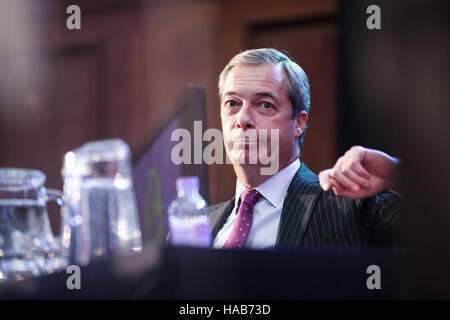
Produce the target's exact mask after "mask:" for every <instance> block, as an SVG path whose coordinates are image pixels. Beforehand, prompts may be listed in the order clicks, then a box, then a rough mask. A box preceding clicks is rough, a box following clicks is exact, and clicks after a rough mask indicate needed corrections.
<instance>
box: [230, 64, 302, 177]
mask: <svg viewBox="0 0 450 320" xmlns="http://www.w3.org/2000/svg"><path fill="white" fill-rule="evenodd" d="M284 81H285V74H284V71H283V69H282V68H281V66H280V65H274V64H269V63H268V64H262V65H237V66H235V67H233V68H232V69H231V71H230V72H229V73H228V76H227V78H226V79H225V83H224V87H223V91H222V96H221V120H222V130H223V135H224V140H225V149H226V152H227V155H228V157H229V158H230V160H231V162H232V163H233V164H234V165H235V164H237V163H243V162H245V163H246V164H248V163H249V158H252V157H256V156H257V155H256V150H257V148H256V146H258V148H263V150H262V151H259V154H260V155H261V152H267V150H271V144H272V143H277V142H276V141H275V140H276V139H273V138H272V139H271V134H270V133H271V129H278V135H279V143H278V148H279V149H278V150H279V152H278V156H279V158H278V160H279V166H280V169H281V168H284V167H285V166H287V165H288V164H289V163H290V162H292V161H293V160H294V159H295V158H296V157H298V150H297V139H298V138H299V137H300V135H301V132H302V131H301V130H298V129H299V128H303V127H304V124H305V122H306V119H307V115H306V113H305V112H303V113H301V114H300V115H299V116H297V117H296V118H293V117H292V113H293V111H292V105H291V102H290V100H289V98H288V96H287V93H286V90H285V86H284ZM261 129H267V141H268V142H267V143H265V142H264V141H261V139H260V136H259V135H257V138H256V140H254V139H247V140H251V141H246V142H244V141H245V138H244V135H245V134H246V133H248V131H249V130H254V131H255V132H257V133H261V131H260V130H261ZM243 140H244V141H243ZM269 153H270V152H269ZM265 154H267V153H265ZM259 160H260V158H258V163H260V161H259Z"/></svg>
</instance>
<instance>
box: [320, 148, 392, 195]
mask: <svg viewBox="0 0 450 320" xmlns="http://www.w3.org/2000/svg"><path fill="white" fill-rule="evenodd" d="M399 165H400V160H399V159H397V158H394V157H391V156H390V155H388V154H386V153H384V152H381V151H378V150H374V149H368V148H364V147H361V146H355V147H352V148H351V149H350V150H348V151H347V152H346V153H345V154H344V155H343V156H342V157H340V158H339V159H338V160H337V162H336V164H335V165H334V167H333V168H331V169H326V170H324V171H322V172H320V174H319V182H320V186H321V187H322V189H323V190H325V191H328V190H329V189H330V188H331V189H333V191H334V193H335V194H336V195H338V196H343V197H347V198H352V199H361V198H367V197H371V196H374V195H376V194H378V193H380V192H381V191H383V190H386V189H390V188H394V189H395V185H396V184H397V180H398V171H399V170H398V167H399Z"/></svg>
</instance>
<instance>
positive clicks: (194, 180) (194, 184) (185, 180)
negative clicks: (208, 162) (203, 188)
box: [176, 176, 200, 192]
mask: <svg viewBox="0 0 450 320" xmlns="http://www.w3.org/2000/svg"><path fill="white" fill-rule="evenodd" d="M199 184H200V183H199V180H198V177H195V176H194V177H180V178H178V179H177V181H176V187H177V192H179V191H185V192H186V191H189V190H198V187H199Z"/></svg>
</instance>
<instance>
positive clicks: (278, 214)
mask: <svg viewBox="0 0 450 320" xmlns="http://www.w3.org/2000/svg"><path fill="white" fill-rule="evenodd" d="M219 95H220V100H221V109H220V110H221V120H222V130H223V135H224V140H225V149H226V152H227V156H228V157H229V159H230V160H231V162H232V163H233V167H234V170H235V172H236V175H237V182H236V194H235V197H234V198H233V199H231V200H230V201H227V202H224V203H220V204H218V205H215V206H213V207H210V208H209V214H210V219H211V227H212V234H213V239H214V243H213V246H214V247H215V248H222V247H224V246H225V247H227V245H225V244H226V243H227V239H228V238H230V237H231V235H232V233H233V232H235V231H233V230H236V224H237V223H238V222H237V221H239V220H240V219H242V218H239V213H238V208H239V206H240V205H241V194H242V192H243V191H245V190H246V189H256V190H257V191H258V193H259V194H260V195H261V196H260V198H259V200H258V201H257V202H256V204H255V205H254V206H253V208H252V217H251V227H250V230H249V232H248V234H247V235H246V239H245V240H244V241H245V244H244V246H245V247H247V248H273V247H291V248H298V247H341V248H365V247H367V245H371V244H375V245H380V244H386V243H389V242H390V241H392V237H393V235H394V234H395V232H394V231H395V229H396V227H397V225H398V214H397V213H398V209H397V207H398V205H397V204H398V195H397V194H396V193H394V192H391V191H387V190H389V188H391V187H392V185H393V184H394V181H395V175H396V171H397V167H398V160H397V159H396V158H393V157H391V156H389V155H387V154H385V153H383V152H380V151H377V150H371V149H367V148H363V147H359V146H358V147H353V148H351V149H350V150H349V151H347V152H346V153H345V155H344V156H342V157H341V158H339V160H338V161H337V162H336V164H335V166H334V167H333V168H331V169H328V170H324V171H322V172H321V173H320V174H319V176H317V175H315V174H314V173H313V172H311V171H310V170H309V169H308V168H307V167H306V165H305V164H303V163H301V162H300V161H299V156H300V149H301V145H302V143H303V137H304V134H305V130H306V122H307V119H308V114H309V104H310V99H309V84H308V79H307V76H306V74H305V73H304V71H303V70H302V68H301V67H300V66H299V65H298V64H296V63H295V62H293V61H292V60H291V59H290V58H288V57H287V56H286V55H284V54H283V53H281V52H279V51H277V50H275V49H257V50H248V51H245V52H242V53H240V54H238V55H237V56H235V57H234V58H233V59H232V60H231V61H230V62H229V63H228V65H227V66H226V67H225V68H224V70H223V71H222V73H221V75H220V80H219ZM261 129H266V130H267V131H269V132H271V130H276V132H277V137H278V139H274V138H273V137H272V136H271V135H270V134H269V136H268V137H267V140H266V141H265V142H264V141H261V140H260V139H258V138H255V139H254V140H253V141H252V140H250V139H249V137H251V135H246V133H248V132H250V131H251V130H254V131H255V132H260V130H261ZM253 137H255V136H253ZM256 137H258V136H256ZM274 144H276V147H277V149H276V150H278V153H277V161H278V168H279V170H278V171H277V172H276V173H275V174H272V175H264V174H262V171H261V168H263V167H265V166H266V167H267V163H266V162H263V161H261V159H260V157H261V156H260V155H261V153H258V152H257V150H261V148H263V149H264V148H265V149H266V151H267V150H268V149H271V148H270V147H272V146H273V145H274ZM271 150H272V149H271ZM252 157H253V159H255V158H256V159H257V161H256V162H250V161H249V159H251V158H252ZM250 163H251V164H250ZM263 163H264V164H263ZM239 223H240V222H239ZM228 243H229V242H228Z"/></svg>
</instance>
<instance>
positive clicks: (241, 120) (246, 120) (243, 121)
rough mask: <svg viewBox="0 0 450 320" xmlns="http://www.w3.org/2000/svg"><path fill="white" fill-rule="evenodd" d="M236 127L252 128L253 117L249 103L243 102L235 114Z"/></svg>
mask: <svg viewBox="0 0 450 320" xmlns="http://www.w3.org/2000/svg"><path fill="white" fill-rule="evenodd" d="M236 127H237V128H242V129H244V130H247V129H250V128H254V127H255V121H254V119H253V113H252V110H251V108H250V106H249V105H247V104H243V105H242V107H241V109H240V110H239V112H238V114H237V119H236Z"/></svg>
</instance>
